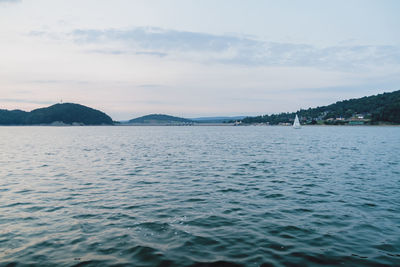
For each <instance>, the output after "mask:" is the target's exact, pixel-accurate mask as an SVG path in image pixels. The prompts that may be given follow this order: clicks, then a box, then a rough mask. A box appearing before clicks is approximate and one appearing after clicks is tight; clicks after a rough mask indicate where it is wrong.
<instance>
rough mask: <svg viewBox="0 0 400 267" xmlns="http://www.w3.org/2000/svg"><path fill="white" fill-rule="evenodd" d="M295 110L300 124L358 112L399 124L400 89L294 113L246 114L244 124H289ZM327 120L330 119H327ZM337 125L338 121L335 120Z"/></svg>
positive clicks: (325, 121) (372, 120) (346, 116)
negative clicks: (252, 115)
mask: <svg viewBox="0 0 400 267" xmlns="http://www.w3.org/2000/svg"><path fill="white" fill-rule="evenodd" d="M296 113H297V114H298V115H299V117H300V119H301V121H302V122H303V123H309V124H314V123H316V122H317V121H319V122H324V123H333V122H332V120H336V119H338V118H341V119H344V120H349V119H350V118H352V117H354V116H355V115H357V114H361V115H363V117H364V118H366V119H370V121H369V122H370V123H372V124H374V123H378V122H387V123H400V90H399V91H395V92H392V93H383V94H379V95H374V96H368V97H362V98H358V99H350V100H344V101H339V102H336V103H335V104H331V105H328V106H323V107H317V108H309V109H306V110H304V109H301V110H299V111H298V112H293V113H280V114H273V115H263V116H257V117H247V118H245V119H243V120H242V122H243V123H269V124H272V125H275V124H279V123H291V122H293V120H294V117H295V115H296ZM328 121H329V122H328ZM336 121H337V122H336V123H337V124H340V123H341V120H336Z"/></svg>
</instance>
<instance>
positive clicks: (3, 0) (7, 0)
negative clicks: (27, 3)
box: [0, 0, 22, 4]
mask: <svg viewBox="0 0 400 267" xmlns="http://www.w3.org/2000/svg"><path fill="white" fill-rule="evenodd" d="M20 2H22V0H0V4H2V3H20Z"/></svg>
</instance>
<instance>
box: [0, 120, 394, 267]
mask: <svg viewBox="0 0 400 267" xmlns="http://www.w3.org/2000/svg"><path fill="white" fill-rule="evenodd" d="M223 264H225V266H229V265H233V266H234V265H235V264H237V265H244V266H261V265H262V266H322V265H324V266H326V265H328V266H337V265H342V266H377V265H378V266H379V265H382V266H384V265H388V266H395V265H397V266H400V127H303V128H302V129H300V130H294V129H292V128H291V127H190V126H187V127H0V265H1V266H7V265H10V266H13V265H21V266H25V265H37V266H54V265H57V266H74V265H77V266H78V265H79V266H81V265H89V266H113V265H114V266H115V265H119V266H191V265H193V266H219V265H223ZM235 266H236V265H235Z"/></svg>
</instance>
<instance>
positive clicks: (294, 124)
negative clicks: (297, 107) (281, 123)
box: [293, 114, 301, 129]
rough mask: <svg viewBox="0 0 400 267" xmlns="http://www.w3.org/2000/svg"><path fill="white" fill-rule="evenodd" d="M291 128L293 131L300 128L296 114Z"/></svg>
mask: <svg viewBox="0 0 400 267" xmlns="http://www.w3.org/2000/svg"><path fill="white" fill-rule="evenodd" d="M293 128H294V129H300V128H301V125H300V121H299V117H297V114H296V118H295V119H294V123H293Z"/></svg>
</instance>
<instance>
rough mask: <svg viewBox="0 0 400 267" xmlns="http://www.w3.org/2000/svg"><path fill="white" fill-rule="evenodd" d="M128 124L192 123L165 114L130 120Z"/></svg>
mask: <svg viewBox="0 0 400 267" xmlns="http://www.w3.org/2000/svg"><path fill="white" fill-rule="evenodd" d="M129 123H140V124H180V123H193V121H192V120H188V119H184V118H180V117H174V116H170V115H165V114H150V115H146V116H143V117H139V118H136V119H132V120H130V121H129Z"/></svg>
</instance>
